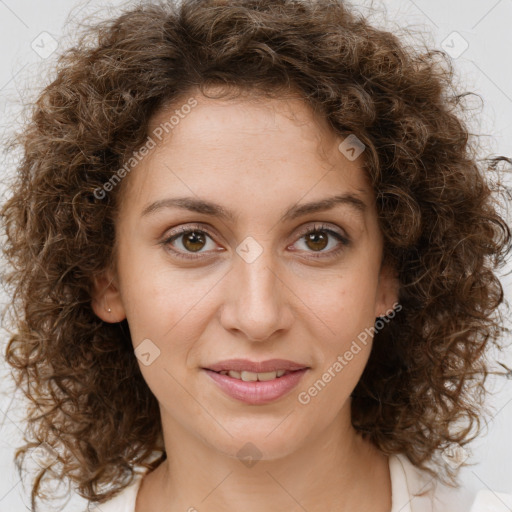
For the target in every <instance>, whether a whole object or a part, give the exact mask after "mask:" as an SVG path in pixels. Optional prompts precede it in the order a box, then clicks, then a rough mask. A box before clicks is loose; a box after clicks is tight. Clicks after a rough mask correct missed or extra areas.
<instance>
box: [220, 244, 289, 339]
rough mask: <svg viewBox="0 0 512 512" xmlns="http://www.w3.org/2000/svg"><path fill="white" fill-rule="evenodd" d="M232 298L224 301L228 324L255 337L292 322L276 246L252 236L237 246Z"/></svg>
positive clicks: (263, 335)
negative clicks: (277, 267)
mask: <svg viewBox="0 0 512 512" xmlns="http://www.w3.org/2000/svg"><path fill="white" fill-rule="evenodd" d="M236 252H237V255H236V258H235V261H234V263H233V271H232V280H233V281H234V282H233V283H232V289H233V293H232V294H231V302H230V303H229V304H225V305H224V326H225V327H226V328H230V329H237V330H240V331H242V332H244V334H245V335H246V337H247V338H248V339H251V340H264V339H267V338H268V337H270V336H271V335H272V334H273V333H274V332H275V331H276V330H279V329H283V328H285V327H286V326H287V325H289V323H288V322H289V321H290V319H291V314H290V312H289V311H288V312H286V311H285V310H286V309H287V308H288V305H287V304H285V302H284V300H285V294H283V293H282V291H283V290H282V286H283V285H282V283H281V282H280V278H279V275H278V272H277V271H276V266H277V265H276V264H275V258H274V255H273V253H272V250H271V249H270V247H268V246H264V244H263V243H262V242H259V241H256V240H255V239H254V238H252V239H251V237H248V239H246V240H244V241H243V242H242V243H241V244H240V245H239V246H238V247H237V250H236Z"/></svg>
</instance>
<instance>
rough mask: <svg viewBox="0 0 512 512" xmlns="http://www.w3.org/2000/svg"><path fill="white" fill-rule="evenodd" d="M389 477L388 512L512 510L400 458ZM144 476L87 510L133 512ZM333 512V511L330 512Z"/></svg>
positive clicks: (509, 501)
mask: <svg viewBox="0 0 512 512" xmlns="http://www.w3.org/2000/svg"><path fill="white" fill-rule="evenodd" d="M389 471H390V475H391V495H392V497H391V501H392V505H391V511H390V512H502V511H503V512H507V511H508V510H510V509H509V508H508V507H512V494H504V493H493V492H491V491H488V490H481V491H479V492H478V493H477V495H476V497H473V496H472V495H471V493H469V492H468V491H464V489H461V488H459V489H455V488H452V487H449V486H446V485H444V484H442V483H441V482H440V481H439V480H437V479H434V478H432V477H431V476H430V475H429V474H428V473H427V472H426V471H422V470H420V469H418V468H416V467H415V466H414V465H413V464H412V463H411V462H410V461H409V459H408V458H407V457H406V456H405V455H402V454H398V455H391V456H390V457H389ZM144 474H145V473H138V474H137V475H136V476H135V478H134V481H133V482H132V483H131V484H130V485H129V486H128V487H126V488H125V489H124V490H123V491H121V493H120V494H118V495H117V496H115V497H114V498H112V499H110V500H109V501H107V502H105V503H103V504H101V503H100V504H96V507H97V508H94V506H93V505H92V503H90V504H89V506H90V507H93V508H90V509H89V510H97V511H98V512H135V500H136V498H137V492H138V490H139V487H140V483H141V481H142V476H143V475H144ZM333 512H335V511H333Z"/></svg>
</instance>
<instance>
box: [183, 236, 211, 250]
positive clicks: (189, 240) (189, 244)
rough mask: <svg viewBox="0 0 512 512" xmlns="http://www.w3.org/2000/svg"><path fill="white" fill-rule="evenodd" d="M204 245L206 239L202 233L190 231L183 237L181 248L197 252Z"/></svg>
mask: <svg viewBox="0 0 512 512" xmlns="http://www.w3.org/2000/svg"><path fill="white" fill-rule="evenodd" d="M205 243H206V237H205V235H204V233H201V232H199V231H190V232H189V233H186V234H184V235H183V246H184V247H185V248H186V249H187V250H189V251H191V252H197V251H199V250H201V249H202V248H203V247H204V244H205Z"/></svg>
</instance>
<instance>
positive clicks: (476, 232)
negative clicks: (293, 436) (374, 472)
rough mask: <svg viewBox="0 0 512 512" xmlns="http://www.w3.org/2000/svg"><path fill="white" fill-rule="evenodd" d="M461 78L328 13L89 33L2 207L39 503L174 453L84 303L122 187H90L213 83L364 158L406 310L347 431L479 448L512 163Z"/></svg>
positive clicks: (175, 10)
mask: <svg viewBox="0 0 512 512" xmlns="http://www.w3.org/2000/svg"><path fill="white" fill-rule="evenodd" d="M453 73H454V72H453V69H452V67H451V64H450V62H449V60H448V58H447V57H446V56H445V55H444V54H443V53H441V52H438V51H424V52H419V51H416V50H413V49H412V48H408V47H406V46H405V45H404V44H403V43H401V42H400V41H399V39H398V38H397V37H396V36H394V35H393V34H391V33H389V32H387V31H385V30H381V29H377V28H375V27H372V26H371V25H370V24H369V22H368V21H367V20H366V19H365V18H364V17H363V16H361V15H358V14H356V13H355V12H353V11H351V10H350V9H348V8H347V6H346V5H345V4H344V3H343V2H342V1H333V0H330V1H328V2H327V1H320V0H319V1H312V2H310V1H300V0H190V1H183V2H181V3H180V4H174V3H173V2H171V1H169V2H159V3H151V4H150V3H148V4H141V5H138V6H135V7H132V8H130V9H129V10H126V11H125V12H123V13H122V14H121V15H120V16H119V17H116V18H115V19H109V20H107V21H104V22H100V23H97V24H96V25H95V26H94V27H92V28H91V27H90V28H88V29H87V30H85V31H84V33H82V34H81V36H80V38H79V42H78V44H77V45H76V46H74V47H73V48H70V49H68V50H66V51H65V52H64V53H63V54H62V55H61V56H60V57H59V60H58V63H57V66H56V78H55V79H54V80H53V81H52V82H51V83H50V84H49V85H48V86H46V87H45V88H44V90H43V91H42V93H41V94H40V96H39V98H38V100H37V102H35V104H34V105H33V106H31V107H30V109H31V110H30V120H29V122H27V123H26V126H25V127H24V129H23V130H22V131H20V132H19V133H18V134H17V135H16V138H15V142H14V143H13V147H14V146H17V147H21V148H22V150H23V156H22V158H21V160H20V163H19V166H18V168H17V173H16V177H15V182H14V184H13V187H12V189H11V191H12V194H11V197H10V198H9V199H8V200H7V201H6V202H5V204H4V205H3V207H2V212H1V213H2V220H3V224H4V226H5V233H6V243H5V246H4V254H5V256H6V259H7V260H8V262H9V264H10V267H11V272H10V273H9V274H7V275H6V276H5V282H6V284H7V285H8V286H10V287H11V290H12V303H11V304H10V306H11V309H12V310H13V311H14V313H15V322H14V324H15V330H14V332H12V333H11V337H10V340H9V343H8V346H7V349H6V359H7V361H8V363H9V365H10V366H11V367H12V369H11V371H12V374H13V376H14V378H15V381H16V385H17V387H18V388H20V389H23V392H24V394H25V396H26V398H27V399H28V400H27V401H28V403H29V405H30V407H29V409H28V412H27V420H28V421H27V425H28V427H27V431H26V433H25V436H26V437H25V441H27V444H25V445H24V446H23V447H21V448H20V449H18V451H17V452H16V463H17V465H18V468H20V467H21V466H20V465H19V459H20V458H24V456H25V453H26V452H27V451H28V450H30V449H32V448H34V447H36V446H38V445H39V443H42V442H44V443H46V445H45V446H49V447H51V448H53V449H54V450H55V451H56V453H57V454H58V458H57V459H56V460H55V462H54V464H53V465H50V466H49V467H48V468H44V469H41V471H40V473H39V474H38V476H37V478H36V480H35V482H34V485H33V488H32V507H33V508H34V509H36V505H35V501H36V497H40V485H41V482H42V481H43V477H45V478H48V477H58V478H60V479H62V477H66V478H67V479H69V480H71V481H72V482H74V483H75V484H76V487H77V492H78V494H80V495H81V496H82V497H84V498H86V499H88V500H91V501H99V502H102V501H104V500H106V499H109V498H111V497H112V496H113V495H114V494H116V493H117V492H119V491H120V490H122V489H123V488H124V487H126V485H128V484H129V483H131V481H132V478H133V473H134V467H135V466H136V465H141V466H143V467H145V468H148V469H150V470H152V469H154V468H156V467H157V466H158V465H159V464H160V463H161V462H162V461H163V460H165V457H166V454H165V451H164V449H163V445H162V437H161V434H162V433H161V425H160V415H159V408H158V404H157V401H156V399H155V397H154V396H153V395H152V393H151V391H150V389H149V388H148V386H147V385H146V383H145V381H144V380H143V378H142V375H141V372H140V370H139V366H138V364H137V361H136V358H135V356H134V353H133V347H132V344H131V341H130V335H129V330H128V324H127V322H126V320H124V321H123V322H120V323H118V324H108V323H105V322H103V321H101V320H100V319H99V318H98V317H97V316H96V315H95V314H94V312H93V310H92V308H91V296H92V292H93V285H92V283H93V277H95V276H98V275H100V274H101V273H102V272H103V271H104V270H105V269H106V268H108V267H109V266H114V265H115V218H116V211H117V206H118V204H119V198H120V197H121V191H122V190H123V186H124V181H126V179H127V178H125V179H124V181H123V182H121V184H120V185H119V186H117V187H114V189H113V190H112V191H111V192H109V193H108V194H106V195H105V197H104V198H102V199H99V198H97V197H96V195H95V193H94V192H95V190H97V189H98V188H100V187H102V185H103V184H104V183H106V182H107V181H109V180H110V179H111V177H112V176H113V174H114V173H115V172H116V171H117V170H118V169H120V168H121V167H122V166H123V165H124V164H125V163H126V162H127V160H128V159H129V158H130V157H131V156H132V155H133V152H134V151H135V150H136V149H137V148H139V147H140V146H141V145H142V144H143V143H144V141H145V140H146V138H147V136H148V122H149V120H150V118H151V117H152V116H153V115H154V114H155V113H156V112H158V111H159V110H160V109H162V108H164V107H165V106H168V105H171V104H177V102H178V100H179V99H180V98H186V97H187V95H189V96H190V95H191V94H192V92H193V91H200V92H201V93H202V94H204V95H207V96H208V91H209V90H210V89H211V86H212V85H221V86H224V87H223V88H222V89H223V90H224V93H225V96H227V94H228V91H229V93H230V94H232V95H233V94H235V93H236V92H237V91H238V92H241V91H246V92H249V93H251V94H253V95H256V94H260V95H263V96H268V97H271V96H280V95H283V94H286V93H287V92H293V93H295V94H296V93H299V94H300V95H301V97H302V98H303V99H304V101H305V102H307V104H308V105H310V106H311V108H313V109H314V111H315V112H317V113H318V114H320V115H322V116H323V117H324V118H326V119H327V120H328V122H329V124H330V126H331V127H332V129H333V130H334V131H335V132H337V133H339V134H340V135H342V136H346V135H348V134H355V135H356V136H357V137H358V138H359V139H360V140H361V141H362V142H363V143H364V144H365V145H366V150H365V152H364V168H365V170H366V172H367V173H368V176H369V178H370V180H371V183H372V185H373V188H374V190H375V195H376V201H377V209H378V213H379V222H380V226H381V229H382V232H383V235H384V242H385V243H384V254H385V260H386V261H387V262H389V263H390V264H392V265H393V266H394V268H395V269H396V273H397V276H398V278H399V283H400V295H399V302H400V305H401V307H402V309H401V311H400V312H399V313H397V314H396V316H395V317H394V318H393V320H392V321H390V322H387V323H386V326H385V327H384V328H383V329H382V330H380V331H378V332H377V333H376V334H375V338H374V345H373V349H372V353H371V356H370V360H369V362H368V364H367V367H366V369H365V371H364V373H363V375H362V377H361V379H360V382H359V383H358V385H357V387H356V388H355V390H354V392H353V396H352V421H353V425H354V427H355V428H356V429H357V430H358V431H359V432H361V434H362V435H363V436H365V437H366V438H367V439H369V440H370V441H371V442H372V443H374V444H375V445H376V446H377V447H378V448H379V449H380V450H382V452H384V453H386V454H392V453H398V452H400V453H405V454H406V455H407V456H408V457H409V459H410V460H411V461H412V462H413V463H414V464H415V465H417V466H418V467H421V468H423V469H426V470H427V471H431V472H433V471H434V470H433V469H431V468H430V467H429V464H430V463H431V462H432V461H433V460H435V457H436V454H439V452H440V450H442V449H443V448H444V447H446V446H447V445H449V444H451V443H458V444H459V445H461V446H463V445H464V444H466V443H467V442H469V441H470V440H471V439H473V438H474V437H475V435H476V434H475V435H472V434H471V433H472V430H473V428H475V426H476V429H477V431H478V430H479V429H480V420H481V418H482V409H483V396H484V391H485V387H484V382H485V378H486V376H487V374H488V367H487V366H486V363H485V362H484V357H483V356H484V354H485V353H486V349H487V348H488V347H489V346H490V344H491V343H492V342H494V343H495V344H498V345H499V339H500V337H501V335H502V334H503V330H504V328H503V327H502V323H501V321H500V320H501V316H500V314H499V309H498V306H499V305H500V304H502V303H504V300H503V290H502V287H501V284H500V282H499V280H498V278H497V275H496V269H497V268H498V267H499V266H501V265H502V264H503V262H504V258H505V256H506V254H507V253H508V251H509V250H510V243H511V233H510V229H509V227H508V225H507V223H506V222H505V220H504V219H503V218H502V217H501V215H500V213H499V209H498V203H497V198H496V196H495V194H494V193H493V192H494V191H493V190H492V186H491V185H490V183H489V182H488V180H487V179H486V173H488V172H490V171H492V170H497V168H498V165H499V164H501V163H508V164H510V163H511V161H510V160H508V159H506V158H504V157H498V158H494V159H484V160H477V159H476V156H475V154H474V151H472V146H471V143H470V140H469V131H468V128H467V127H466V126H465V124H464V121H463V120H462V116H461V113H462V112H463V108H462V98H463V96H464V95H461V94H455V93H454V92H453V88H452V78H453ZM210 97H211V96H210ZM218 97H219V98H221V97H224V96H222V94H220V95H219V96H218ZM462 425H463V426H462ZM455 427H457V428H455ZM154 453H159V454H160V455H159V457H158V458H156V459H154V460H153V461H151V462H149V458H150V456H151V455H154ZM441 462H442V461H440V462H439V464H440V463H441ZM57 468H59V469H60V472H59V473H57ZM446 469H447V473H449V468H446ZM450 478H451V480H452V481H453V475H451V474H450Z"/></svg>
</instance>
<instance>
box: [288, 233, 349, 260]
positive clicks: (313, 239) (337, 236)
mask: <svg viewBox="0 0 512 512" xmlns="http://www.w3.org/2000/svg"><path fill="white" fill-rule="evenodd" d="M333 239H334V241H333ZM299 241H303V245H304V246H305V247H306V249H305V250H306V252H309V251H308V249H309V250H312V251H313V252H316V253H320V254H318V255H316V254H315V255H312V257H313V258H320V257H324V255H326V256H331V255H336V254H338V252H339V251H340V250H342V249H343V246H346V245H348V244H349V240H348V238H347V237H345V236H344V235H342V234H341V233H338V232H337V231H334V230H332V229H329V228H327V227H325V226H318V227H317V226H315V227H314V228H312V229H309V230H307V231H305V232H303V233H302V234H301V235H300V238H299ZM335 241H336V242H338V244H336V243H335ZM331 242H332V243H331ZM336 245H338V246H339V247H338V248H337V249H333V246H334V247H336ZM328 246H330V248H329V250H324V249H326V248H327V247H328ZM291 247H293V246H291ZM326 253H327V254H326Z"/></svg>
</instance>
